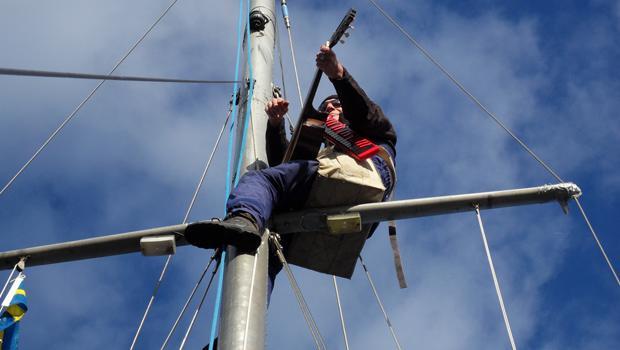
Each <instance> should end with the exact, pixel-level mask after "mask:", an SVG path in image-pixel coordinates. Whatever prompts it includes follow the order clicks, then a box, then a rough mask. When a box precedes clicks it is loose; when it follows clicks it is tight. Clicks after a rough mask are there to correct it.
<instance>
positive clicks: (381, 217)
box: [273, 183, 581, 234]
mask: <svg viewBox="0 0 620 350" xmlns="http://www.w3.org/2000/svg"><path fill="white" fill-rule="evenodd" d="M580 195H581V190H580V189H579V187H577V185H575V184H573V183H561V184H556V185H545V186H539V187H530V188H519V189H513V190H505V191H493V192H481V193H469V194H459V195H452V196H442V197H429V198H419V199H408V200H399V201H391V202H385V203H370V204H360V205H355V206H351V207H338V208H318V209H310V210H304V211H301V212H292V213H286V214H280V215H276V216H275V217H274V219H273V221H274V227H275V230H276V232H278V233H279V234H286V233H296V232H316V231H327V230H328V226H327V221H328V220H329V218H330V216H331V215H339V214H345V213H348V214H359V217H360V221H361V224H369V223H374V222H379V221H389V220H399V219H405V218H415V217H422V216H433V215H442V214H450V213H460V212H465V211H472V210H474V205H478V207H479V208H480V209H493V208H503V207H511V206H517V205H528V204H538V203H545V202H550V201H558V202H559V203H560V205H561V207H562V209H563V210H564V212H565V213H566V212H567V211H568V201H569V200H570V199H573V198H575V197H578V196H580ZM326 218H327V220H326Z"/></svg>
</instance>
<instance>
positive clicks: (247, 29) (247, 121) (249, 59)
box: [235, 0, 254, 185]
mask: <svg viewBox="0 0 620 350" xmlns="http://www.w3.org/2000/svg"><path fill="white" fill-rule="evenodd" d="M247 9H248V13H250V0H248V7H247ZM245 34H246V35H247V38H248V40H247V54H246V57H247V63H248V78H249V79H250V87H249V91H248V102H249V107H247V104H246V108H245V121H244V125H243V133H242V134H241V135H242V136H241V147H240V148H239V158H238V159H237V167H236V170H235V185H236V184H237V183H238V182H239V172H240V171H241V160H242V159H243V157H242V153H241V152H242V150H244V149H245V144H246V140H247V137H246V134H247V131H248V126H249V125H250V118H251V115H252V98H253V97H254V78H253V77H252V75H253V74H252V73H253V72H252V57H251V55H250V52H251V36H250V17H249V15H248V23H247V25H246V27H245Z"/></svg>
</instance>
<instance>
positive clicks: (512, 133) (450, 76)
mask: <svg viewBox="0 0 620 350" xmlns="http://www.w3.org/2000/svg"><path fill="white" fill-rule="evenodd" d="M369 1H370V2H371V3H372V4H373V5H374V7H375V8H376V9H377V10H378V11H379V12H380V13H381V14H382V15H383V16H384V17H385V18H386V19H387V20H388V21H389V22H390V23H392V25H394V27H396V28H397V29H398V30H399V31H400V32H401V33H402V34H403V35H404V36H405V37H406V38H407V39H408V40H409V41H410V42H411V43H412V44H413V45H414V46H415V47H416V48H418V50H420V52H422V54H423V55H424V56H425V57H426V58H427V59H428V60H429V61H430V62H431V63H433V64H434V65H435V66H436V67H437V68H438V69H439V70H440V71H441V72H442V73H443V74H444V75H445V76H446V77H448V79H450V81H452V82H453V83H454V84H455V85H456V86H457V87H458V88H459V89H460V90H461V91H462V92H463V93H464V94H465V95H466V96H467V97H469V99H470V100H471V101H472V102H473V103H474V104H475V105H477V106H478V107H479V108H480V109H481V110H482V111H483V112H485V113H486V114H487V115H488V116H489V117H490V118H491V119H493V121H495V123H496V124H497V125H499V126H500V127H501V128H502V129H503V130H504V131H505V132H506V133H508V135H510V137H512V139H513V140H514V141H516V142H517V143H518V144H519V145H520V146H521V147H522V148H523V149H524V150H525V151H526V152H527V153H528V154H529V155H530V156H532V158H534V159H535V160H536V161H537V162H538V163H539V164H540V165H541V166H542V167H543V168H545V170H547V172H548V173H549V174H551V176H553V177H554V178H555V179H556V180H557V181H558V182H564V180H562V178H561V177H560V176H559V175H558V174H557V173H556V172H555V171H554V170H553V169H552V168H551V166H549V165H548V164H547V163H546V162H545V161H544V160H542V159H541V158H540V157H539V156H538V155H537V154H536V153H534V151H533V150H532V149H530V148H529V147H528V146H527V145H526V144H525V142H523V141H522V140H521V139H520V138H519V137H518V136H517V135H516V134H515V133H514V132H512V130H510V128H508V127H507V126H506V125H505V124H504V123H503V122H502V121H501V120H500V119H499V117H497V116H496V115H495V114H494V113H493V112H491V111H490V110H489V109H488V108H487V107H486V106H485V105H483V104H482V102H480V101H479V100H478V99H477V98H476V97H475V96H474V95H473V94H472V93H471V92H469V90H467V89H466V88H465V86H463V84H461V83H460V82H459V81H458V80H457V79H456V78H455V77H454V76H453V75H452V74H450V72H448V70H447V69H446V68H444V67H443V65H441V63H439V61H437V60H436V59H435V58H434V57H433V56H432V55H431V54H430V53H429V52H428V51H427V50H426V49H425V48H424V47H423V46H422V45H421V44H420V43H419V42H418V41H417V40H416V39H415V38H414V37H413V36H411V35H410V34H409V33H408V32H407V31H406V30H405V29H404V28H403V27H402V26H401V25H400V24H399V23H398V22H397V21H396V20H395V19H394V18H393V17H392V16H390V15H389V14H388V13H387V12H386V11H385V10H384V9H383V8H382V7H381V6H380V5H379V4H378V3H377V2H376V1H375V0H369ZM574 199H575V201H576V202H577V205H578V206H579V209H580V210H581V214H582V216H583V218H584V220H585V221H586V223H587V224H588V227H589V228H590V232H591V233H592V236H594V239H595V240H596V243H597V245H598V248H599V250H600V251H601V254H602V255H603V257H604V258H605V260H606V262H607V264H608V265H609V268H610V269H611V272H612V274H613V275H614V278H615V279H616V282H617V283H618V285H619V286H620V279H618V274H617V273H616V271H615V269H614V267H613V265H612V263H611V262H610V260H609V259H608V258H607V254H606V253H605V249H604V248H603V245H602V244H601V242H600V240H599V238H598V235H597V234H596V232H595V231H594V228H592V226H591V225H590V224H589V220H588V218H587V216H586V213H585V211H584V210H583V208H582V207H581V205H580V204H579V201H577V198H574Z"/></svg>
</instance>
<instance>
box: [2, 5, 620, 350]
mask: <svg viewBox="0 0 620 350" xmlns="http://www.w3.org/2000/svg"><path fill="white" fill-rule="evenodd" d="M381 4H382V5H383V6H385V8H386V10H387V11H389V12H390V13H392V14H395V16H396V17H397V19H398V20H399V21H401V23H402V24H403V26H404V27H405V28H406V29H407V30H408V31H409V32H410V33H411V34H412V35H413V36H414V37H416V38H417V39H419V40H420V41H421V43H422V44H423V45H424V46H425V47H426V48H427V49H428V50H429V51H430V52H431V53H432V54H433V55H434V56H435V57H436V58H437V59H438V60H439V61H440V62H442V64H443V65H444V66H445V67H447V69H448V70H450V71H451V72H452V73H454V75H455V76H456V77H457V78H458V79H459V80H460V81H461V82H462V83H463V84H464V85H465V86H466V87H467V88H468V89H470V90H471V91H472V92H473V93H474V95H476V96H477V97H478V98H479V99H480V100H481V101H482V102H483V103H484V104H486V105H487V106H488V107H489V108H490V109H491V110H492V111H493V112H495V113H497V115H498V116H500V117H501V118H502V120H503V121H504V122H505V123H506V124H507V125H509V126H510V127H511V128H512V130H514V131H515V132H516V133H517V134H518V135H519V136H520V137H522V138H523V139H524V141H525V142H526V143H527V144H528V145H529V146H530V147H531V148H533V149H534V150H535V151H536V152H537V153H538V154H539V156H540V157H541V158H543V159H545V160H546V161H547V162H548V163H549V164H550V165H551V166H552V167H553V168H554V169H555V170H556V171H557V172H558V173H559V174H560V176H562V177H563V178H564V179H565V180H567V181H573V182H575V183H577V184H578V185H579V186H580V187H581V189H582V190H583V192H584V195H583V197H582V199H581V201H582V204H583V206H584V207H585V210H586V212H587V213H588V214H589V216H590V219H591V221H592V223H593V225H594V227H595V228H596V229H597V231H598V233H599V235H600V238H601V240H602V241H603V244H604V245H605V247H606V249H607V252H608V254H609V257H610V258H611V260H612V261H613V262H615V263H616V265H617V262H618V258H619V256H620V248H619V247H620V239H619V238H618V236H617V226H616V217H617V215H618V211H617V209H615V208H617V207H618V205H619V204H620V203H619V202H618V194H619V193H620V171H619V169H620V156H619V155H618V152H617V149H618V146H619V143H620V142H619V141H620V122H618V112H617V111H618V110H620V102H619V101H620V96H619V95H620V93H619V91H620V86H619V85H620V79H619V78H620V76H619V75H620V73H618V69H617V67H616V64H617V62H618V60H619V58H620V48H619V47H618V45H617V42H618V37H620V36H619V34H620V2H618V1H590V2H579V1H545V2H534V1H519V2H511V1H422V0H416V1H395V0H394V1H381ZM165 6H167V1H161V0H157V1H152V0H151V1H146V0H137V1H132V2H131V3H127V2H124V1H116V0H113V1H106V2H98V1H66V0H63V1H56V2H54V3H47V2H37V3H33V2H10V3H5V4H3V5H2V8H3V9H2V11H0V30H1V32H2V33H3V35H2V36H0V47H2V52H1V53H0V67H8V68H25V69H41V70H58V71H79V72H89V73H99V74H103V73H106V72H107V71H108V70H109V69H110V68H111V67H112V66H113V65H114V64H115V63H116V62H117V60H118V59H119V58H120V57H121V56H122V55H123V53H125V52H126V50H127V49H128V48H129V47H130V46H131V44H132V43H133V42H134V41H135V40H136V39H137V38H138V37H139V36H140V35H141V34H142V33H143V32H144V30H145V28H147V27H148V26H149V25H150V23H152V21H153V20H154V19H155V18H156V17H157V16H158V15H159V13H160V12H161V11H162V10H163V9H164V8H165ZM349 7H355V8H356V9H357V10H358V18H357V20H356V24H355V27H356V29H355V30H354V31H353V33H352V36H351V38H350V39H349V40H348V41H347V43H346V44H345V45H342V46H339V47H337V48H336V52H337V53H338V55H339V57H340V58H341V60H342V61H343V63H344V64H345V66H347V68H348V69H349V70H350V71H351V73H352V74H353V75H354V76H355V77H356V79H357V80H358V81H359V82H360V84H361V85H362V86H363V87H364V88H365V89H366V91H367V93H368V94H369V95H370V96H371V97H372V98H373V99H374V100H376V101H377V102H378V103H379V104H380V105H381V106H382V107H383V109H384V110H385V112H386V113H387V114H388V115H389V116H390V118H391V119H392V120H393V121H394V124H395V126H396V128H397V131H398V134H399V140H398V145H397V151H398V156H397V163H398V173H399V184H398V189H397V198H399V199H405V198H418V197H428V196H438V195H447V194H459V193H470V192H480V191H491V190H501V189H508V188H516V187H530V186H538V185H542V184H546V183H553V182H554V179H553V178H552V177H550V176H549V175H548V174H547V173H546V172H545V171H544V169H542V167H540V166H539V165H538V164H537V163H535V162H534V161H533V160H532V159H531V158H530V157H529V156H528V155H527V154H525V152H523V151H522V150H521V149H520V148H519V147H518V145H516V144H515V143H514V142H513V141H512V140H511V139H509V138H508V136H507V135H506V134H505V133H504V132H503V131H502V130H500V129H499V128H498V127H497V126H496V125H495V124H493V123H492V122H491V121H490V120H489V119H488V118H487V117H486V116H485V115H484V114H483V113H482V112H481V111H479V110H478V109H477V108H476V107H475V106H474V105H473V104H472V103H471V102H470V101H469V100H467V99H466V98H465V97H464V95H463V94H462V93H460V92H459V91H458V90H457V88H456V87H455V86H454V85H453V84H452V83H450V82H449V81H448V80H447V79H446V78H445V77H444V76H442V75H441V74H440V73H439V71H438V70H437V69H436V68H435V67H434V66H432V65H431V64H430V63H429V62H428V61H426V60H425V59H424V58H423V57H422V56H421V54H420V53H419V52H418V51H417V50H416V49H415V48H414V47H412V46H411V45H410V44H409V43H408V42H407V41H406V40H405V39H404V37H403V36H402V35H400V34H399V33H398V32H397V31H396V30H395V29H394V28H393V27H392V26H391V25H390V24H389V23H388V22H387V21H385V20H384V19H383V17H381V16H380V15H379V14H378V12H377V11H376V10H375V9H374V8H373V7H371V5H370V3H369V2H367V1H341V2H337V4H334V2H328V1H304V2H296V1H291V2H290V3H289V10H290V14H291V17H292V22H293V35H294V39H295V43H294V45H295V49H296V53H297V57H298V66H299V69H300V74H301V82H302V90H304V91H305V90H306V88H307V85H308V84H309V81H310V79H311V76H312V72H313V71H314V66H313V57H314V53H315V51H316V50H317V48H318V46H319V45H320V44H321V43H322V42H323V41H325V40H326V39H327V38H328V37H329V35H330V34H331V31H332V30H333V28H334V27H335V26H336V24H337V23H338V21H339V20H340V18H341V17H342V15H343V14H344V13H345V11H346V10H347V9H348V8H349ZM237 14H238V8H237V3H236V2H231V1H229V2H218V3H208V4H207V3H205V2H199V1H193V0H184V1H180V2H179V3H178V4H177V5H176V6H175V7H174V8H173V10H172V11H171V12H170V13H169V15H168V16H167V17H166V18H165V19H164V20H163V21H162V22H161V23H160V25H159V26H158V27H157V28H156V29H155V30H154V31H153V33H151V35H150V36H149V37H148V38H147V40H146V41H145V42H144V43H143V44H142V45H140V46H139V47H138V49H137V50H136V51H135V52H134V54H132V55H131V56H130V57H129V58H128V59H127V61H126V62H125V63H123V65H121V67H120V68H119V70H118V74H124V75H149V76H167V77H183V78H203V79H232V78H233V74H234V60H235V48H236V43H235V40H236V22H237ZM278 25H279V26H280V27H282V23H281V22H280V23H279V24H278ZM281 35H282V38H283V39H284V38H285V36H284V35H285V34H284V32H282V33H281ZM282 48H283V51H284V52H283V60H284V64H285V74H286V77H287V78H286V87H287V89H288V90H289V91H288V94H289V97H290V99H291V100H292V101H293V102H292V115H293V116H295V115H296V114H297V111H298V109H299V106H298V103H297V102H296V101H297V98H296V97H295V95H294V80H293V76H292V65H291V63H290V62H291V61H290V56H289V54H288V52H289V51H288V43H287V40H283V41H282ZM279 76H280V72H279V68H274V80H275V81H276V82H277V83H279V82H280V78H279ZM96 83H97V82H95V81H75V80H60V79H42V78H20V77H6V76H3V77H0V91H2V93H1V94H0V164H1V165H0V183H2V185H3V184H4V183H5V182H6V181H8V180H9V179H10V178H11V177H12V176H13V174H14V173H15V172H16V171H17V170H18V169H19V168H20V167H21V165H22V164H23V163H24V162H25V161H26V160H27V159H28V158H29V157H30V155H32V153H33V152H34V151H35V150H36V148H37V147H38V145H39V144H40V143H41V142H42V141H43V140H44V139H45V138H46V137H47V136H48V135H49V134H50V132H51V131H52V130H53V129H54V128H55V127H56V126H57V125H58V124H59V123H60V122H61V121H62V120H63V119H64V116H66V115H67V114H68V113H69V112H71V110H72V109H73V108H74V107H75V106H76V105H77V104H78V103H79V102H80V101H81V99H82V98H84V97H85V96H86V94H87V93H88V92H89V91H90V90H91V89H92V88H93V87H94V86H95V85H96ZM230 93H231V87H230V86H228V85H222V86H220V85H216V86H179V85H164V84H145V83H123V82H108V83H106V84H105V85H104V87H103V88H102V89H101V90H100V91H99V92H98V93H97V95H96V96H95V97H94V99H93V100H92V101H91V102H90V103H89V104H88V105H86V106H85V107H84V108H83V109H82V111H81V112H80V113H79V114H78V116H77V117H76V118H75V119H74V120H73V121H72V122H71V123H70V124H69V125H68V127H67V128H66V129H65V130H64V131H63V132H62V134H61V135H60V136H59V137H58V138H57V139H56V140H55V141H54V142H53V143H52V144H50V146H49V148H48V149H46V150H45V152H44V153H42V154H41V157H40V158H39V159H38V160H37V161H36V162H34V163H33V165H32V166H31V167H30V168H29V169H28V170H27V171H26V172H25V173H24V174H23V175H22V176H21V177H19V178H18V180H17V181H16V182H15V183H14V185H13V186H12V187H11V188H10V189H9V190H8V191H7V192H6V193H5V194H3V195H2V196H0V233H1V235H2V237H3V240H2V244H1V245H0V246H1V247H2V249H1V250H3V251H4V250H12V249H17V248H22V247H30V246H36V245H43V244H49V243H55V242H61V241H66V240H73V239H81V238H87V237H92V236H97V235H103V234H111V233H118V232H126V231H131V230H135V229H142V228H148V227H155V226H161V225H169V224H175V223H178V222H180V221H181V220H182V219H183V216H184V213H185V210H186V207H187V205H188V203H189V200H190V198H191V195H192V192H193V188H194V186H195V184H196V182H197V181H198V178H199V176H200V174H201V172H202V166H203V164H204V162H205V161H206V158H207V157H208V155H209V152H210V150H211V148H212V146H213V143H214V141H215V138H216V136H217V132H218V131H219V128H220V127H221V125H222V123H223V120H224V118H225V115H226V111H227V108H228V106H227V103H228V99H229V96H230ZM320 93H321V94H327V93H330V90H329V85H328V84H323V86H322V87H321V90H320ZM224 169H225V152H224V148H222V149H221V151H220V152H219V153H218V156H217V157H216V159H215V165H214V167H213V169H212V170H211V171H210V173H209V176H208V178H207V184H206V186H205V187H204V189H203V191H202V192H201V195H200V197H199V200H198V203H197V206H196V207H195V208H194V210H193V212H192V215H191V216H190V218H191V220H200V219H205V218H211V217H213V216H218V215H221V213H222V210H223V201H224V190H223V188H224V183H225V179H224V174H225V172H224ZM570 209H571V210H570V213H569V215H564V214H563V213H562V211H561V210H560V207H559V206H558V205H557V204H555V203H550V204H545V205H537V206H530V207H519V208H510V209H498V210H492V211H488V212H483V220H484V222H485V225H486V230H487V235H488V239H489V244H490V247H491V252H492V254H493V256H494V261H495V268H496V270H497V273H498V275H499V279H500V283H501V286H502V290H503V293H504V299H505V302H506V308H507V311H508V314H509V316H510V320H511V324H512V328H513V332H514V335H515V340H516V343H517V346H518V347H519V348H528V349H529V348H532V349H612V348H617V347H618V346H620V331H619V329H618V327H617V325H618V322H619V321H620V312H619V311H620V310H619V309H618V306H617V305H618V300H619V298H620V288H618V285H617V284H616V282H615V281H614V279H613V277H612V275H611V273H610V272H609V269H608V267H607V266H606V264H605V263H604V261H603V259H602V257H601V254H600V252H599V251H598V250H597V248H596V246H595V243H594V240H593V239H592V237H591V235H590V233H589V232H588V231H587V228H586V226H585V224H584V222H583V219H582V218H581V217H580V215H579V213H578V209H577V208H576V206H574V204H573V205H571V208H570ZM399 232H400V236H399V237H400V240H401V249H402V255H403V258H404V264H405V273H406V276H407V279H408V282H409V288H408V289H405V290H400V289H398V285H397V281H396V278H395V275H394V271H393V266H392V260H391V256H390V251H389V249H390V248H389V242H388V239H387V237H386V236H387V234H386V228H385V227H383V226H381V227H380V228H379V231H378V232H377V233H376V234H375V235H374V236H373V238H372V239H371V240H370V241H368V243H367V245H366V247H365V250H364V253H363V254H364V257H365V259H366V260H367V264H368V265H369V268H370V270H371V273H372V274H373V277H374V279H375V283H376V284H377V287H378V289H379V293H380V294H381V296H382V297H383V300H384V302H385V305H386V309H387V311H388V313H389V315H390V317H391V319H392V322H393V324H394V327H395V329H396V332H397V334H398V335H399V338H400V341H401V343H402V344H403V347H404V348H406V349H414V348H417V349H507V348H509V343H508V339H507V335H506V332H505V330H504V325H503V322H502V316H501V313H500V310H499V306H498V304H497V299H496V296H495V291H494V289H493V283H492V280H491V276H490V273H489V269H488V266H487V263H486V257H485V255H484V250H483V246H482V242H481V239H480V234H479V231H478V227H477V223H476V219H475V215H474V214H473V213H463V214H455V215H450V216H443V217H433V218H422V219H415V220H403V221H400V222H399ZM209 254H210V252H204V251H200V250H198V249H192V248H180V249H179V251H178V254H177V255H176V256H175V257H174V259H173V262H174V263H173V266H172V268H171V270H170V272H169V274H168V277H167V279H166V281H165V284H164V285H163V286H162V289H161V290H160V296H159V298H158V299H159V300H158V302H157V303H156V306H155V308H154V310H153V313H152V315H151V317H150V319H149V320H148V322H147V324H146V326H145V331H144V334H143V336H142V338H141V340H140V343H139V348H143V349H150V348H155V347H158V346H159V345H160V344H161V342H162V340H163V338H164V335H163V333H166V332H167V330H168V328H169V327H170V325H171V324H172V322H173V320H174V317H175V315H176V313H177V312H178V310H179V308H180V307H181V305H182V303H183V301H184V299H185V297H186V295H187V294H188V293H189V291H190V289H191V286H192V285H193V283H194V281H195V280H196V279H197V277H198V274H199V271H200V270H201V269H202V268H203V266H204V264H205V263H206V261H207V260H208V257H209ZM163 262H164V258H144V257H142V256H140V255H138V254H132V255H126V256H119V257H111V258H103V259H96V260H91V261H82V262H73V263H66V264H60V265H54V266H46V267H33V268H32V269H28V270H27V275H28V278H27V282H26V283H27V287H28V293H29V302H30V305H29V306H30V311H29V312H28V314H27V316H26V318H25V319H24V321H23V322H24V324H23V327H22V334H23V335H22V344H23V348H24V349H40V348H46V349H110V348H114V349H115V348H127V347H128V346H129V344H130V342H131V339H132V337H133V332H134V331H135V329H136V327H137V324H138V322H139V319H140V316H141V313H142V311H143V309H144V307H145V305H146V303H147V301H148V297H149V296H150V293H151V291H152V287H153V284H154V282H155V280H156V278H157V276H158V275H159V271H160V269H161V267H162V266H163ZM295 273H296V276H297V278H298V279H299V280H300V284H301V287H302V290H303V291H304V294H305V296H306V298H307V300H308V303H309V305H310V308H311V309H312V311H313V313H314V315H315V317H316V319H317V323H318V326H319V328H320V330H321V332H322V334H323V336H324V337H325V338H326V341H327V344H328V348H330V349H331V348H343V345H342V340H341V335H340V330H339V329H340V328H339V327H340V326H339V320H338V315H337V309H336V305H335V301H334V292H333V288H332V285H331V278H330V277H329V276H326V275H322V274H317V273H314V272H309V271H305V270H302V269H300V268H295ZM340 287H341V294H342V295H343V303H344V305H343V307H344V310H345V317H346V320H347V326H348V331H349V335H350V342H351V347H352V348H353V349H376V348H391V347H392V342H391V339H390V336H389V332H388V329H387V327H386V326H385V322H384V321H383V320H382V317H381V313H380V311H379V309H378V307H376V304H375V301H374V299H373V297H372V294H371V292H370V289H369V287H368V284H367V281H366V279H365V277H364V276H363V274H362V269H361V267H359V266H358V268H357V270H356V272H355V275H354V276H353V278H352V279H351V280H350V281H347V280H341V283H340ZM211 308H212V301H210V302H209V306H208V307H207V309H206V310H205V311H204V312H203V314H202V316H201V318H200V319H199V324H198V326H197V328H196V330H195V331H194V333H193V335H192V337H191V339H190V343H189V346H188V348H192V349H194V348H199V347H200V346H201V345H204V344H206V342H207V338H208V331H207V330H208V329H209V327H210V318H211V314H210V312H211ZM185 323H186V322H185ZM267 328H268V335H267V348H269V349H305V348H312V346H313V345H312V344H313V343H312V339H311V337H310V335H309V332H308V331H307V329H306V327H305V324H304V322H303V318H302V317H301V313H300V312H299V310H298V308H297V304H296V303H295V299H294V296H293V294H292V292H291V289H290V287H289V286H288V283H287V281H286V278H285V276H284V275H281V276H279V277H278V282H277V287H276V291H275V292H274V295H273V299H272V305H271V306H270V310H269V315H268V326H267ZM176 341H178V338H177V339H176ZM177 344H178V343H177Z"/></svg>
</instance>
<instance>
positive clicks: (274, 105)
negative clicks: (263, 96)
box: [265, 98, 288, 127]
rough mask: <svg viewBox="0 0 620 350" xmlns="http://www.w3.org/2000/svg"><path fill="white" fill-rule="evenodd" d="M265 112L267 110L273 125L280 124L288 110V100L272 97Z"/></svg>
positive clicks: (270, 122)
mask: <svg viewBox="0 0 620 350" xmlns="http://www.w3.org/2000/svg"><path fill="white" fill-rule="evenodd" d="M265 112H267V116H268V117H269V124H271V126H274V127H277V126H280V124H282V120H283V119H284V115H285V114H286V112H288V101H287V100H285V99H283V98H272V99H271V101H269V102H267V106H265Z"/></svg>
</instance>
